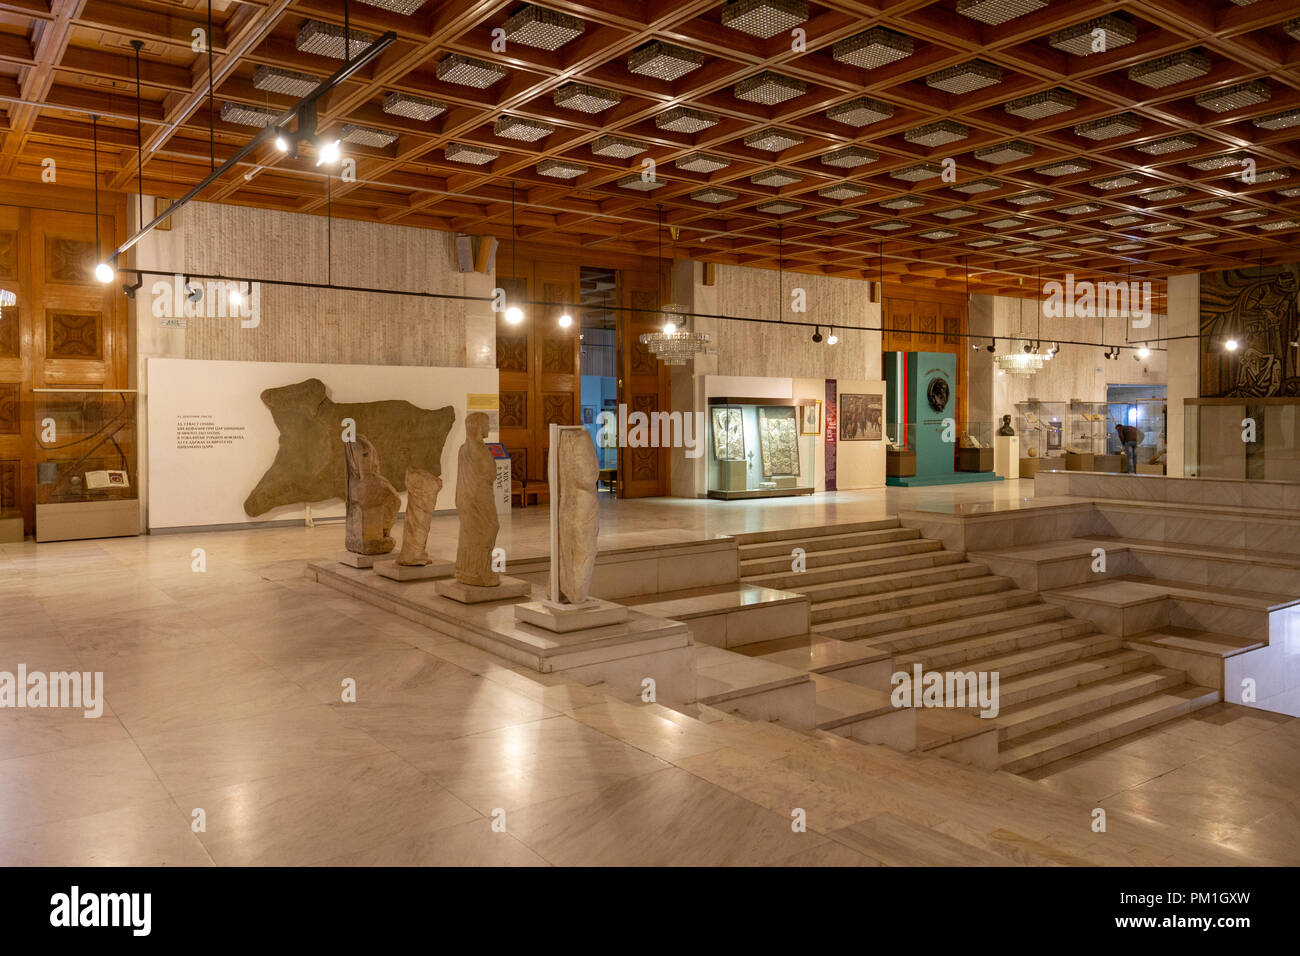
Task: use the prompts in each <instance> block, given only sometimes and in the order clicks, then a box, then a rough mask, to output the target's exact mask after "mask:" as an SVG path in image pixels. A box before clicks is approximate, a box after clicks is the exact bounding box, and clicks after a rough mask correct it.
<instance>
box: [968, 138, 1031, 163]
mask: <svg viewBox="0 0 1300 956" xmlns="http://www.w3.org/2000/svg"><path fill="white" fill-rule="evenodd" d="M1032 155H1034V147H1033V146H1032V145H1031V144H1029V143H1026V142H1025V141H1024V140H1019V139H1013V140H1012V141H1011V142H1009V143H999V144H998V145H997V146H984V147H981V148H980V149H977V150H975V158H976V159H978V160H979V161H980V162H981V163H992V164H993V165H995V166H1001V165H1002V164H1003V163H1015V162H1019V161H1020V160H1022V159H1028V158H1029V157H1030V156H1032Z"/></svg>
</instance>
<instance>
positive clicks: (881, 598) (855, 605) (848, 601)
mask: <svg viewBox="0 0 1300 956" xmlns="http://www.w3.org/2000/svg"><path fill="white" fill-rule="evenodd" d="M1010 589H1011V582H1009V581H1008V580H1007V579H1006V578H1001V577H996V576H994V575H991V574H985V575H981V576H979V577H973V578H965V579H960V580H949V581H942V582H940V583H937V584H923V585H920V586H918V587H911V588H901V589H899V590H896V591H886V592H885V593H883V594H875V595H866V596H856V595H855V596H852V597H845V598H838V599H836V600H831V601H826V600H818V601H814V603H813V605H812V620H813V622H814V623H821V622H823V621H839V620H843V619H844V618H846V617H861V616H863V615H867V614H878V613H881V612H884V611H893V610H904V609H906V608H915V607H921V606H923V605H930V604H933V603H935V602H936V601H939V600H949V601H952V600H956V599H958V598H963V597H974V596H977V595H981V594H995V593H997V592H999V591H1007V590H1010Z"/></svg>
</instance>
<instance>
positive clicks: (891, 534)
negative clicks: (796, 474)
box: [738, 527, 921, 561]
mask: <svg viewBox="0 0 1300 956" xmlns="http://www.w3.org/2000/svg"><path fill="white" fill-rule="evenodd" d="M920 536H921V534H920V532H919V531H916V530H914V529H911V528H900V527H893V528H871V529H869V530H866V531H853V532H845V533H840V534H819V535H815V536H808V537H795V538H785V539H783V540H781V541H762V542H758V543H756V544H742V545H740V546H739V549H738V550H739V552H740V560H741V561H748V560H750V559H752V558H770V557H773V556H775V555H783V554H789V553H790V552H791V551H792V550H793V549H794V548H803V549H804V551H806V552H808V553H809V554H811V553H812V552H814V551H834V550H839V549H842V548H854V547H860V546H862V545H866V544H878V543H879V542H881V541H900V540H905V539H907V538H919V537H920Z"/></svg>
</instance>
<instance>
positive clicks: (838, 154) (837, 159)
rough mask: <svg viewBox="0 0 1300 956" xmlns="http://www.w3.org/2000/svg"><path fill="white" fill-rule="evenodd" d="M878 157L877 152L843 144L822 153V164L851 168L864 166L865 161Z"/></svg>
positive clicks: (872, 161) (868, 161)
mask: <svg viewBox="0 0 1300 956" xmlns="http://www.w3.org/2000/svg"><path fill="white" fill-rule="evenodd" d="M879 158H880V154H879V153H877V152H873V151H872V150H869V149H863V148H862V147H861V146H845V147H843V148H842V149H835V150H831V151H830V152H829V153H826V154H824V155H823V156H822V164H823V165H826V166H838V167H840V168H841V169H853V168H855V167H857V166H865V165H866V164H867V163H874V162H875V161H876V160H878V159H879Z"/></svg>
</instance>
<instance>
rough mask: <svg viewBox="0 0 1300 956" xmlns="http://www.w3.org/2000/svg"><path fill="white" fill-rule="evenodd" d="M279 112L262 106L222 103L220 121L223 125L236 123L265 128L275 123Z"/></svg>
mask: <svg viewBox="0 0 1300 956" xmlns="http://www.w3.org/2000/svg"><path fill="white" fill-rule="evenodd" d="M280 112H281V111H280V110H272V109H267V108H266V107H264V106H245V105H244V104H243V103H222V104H221V121H222V122H223V123H238V124H239V125H240V126H257V127H266V126H270V125H271V124H272V123H273V122H275V120H276V117H278V116H279V115H280Z"/></svg>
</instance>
